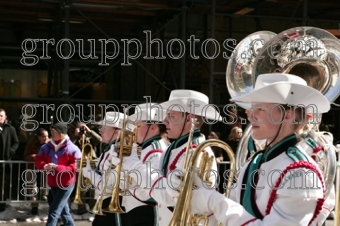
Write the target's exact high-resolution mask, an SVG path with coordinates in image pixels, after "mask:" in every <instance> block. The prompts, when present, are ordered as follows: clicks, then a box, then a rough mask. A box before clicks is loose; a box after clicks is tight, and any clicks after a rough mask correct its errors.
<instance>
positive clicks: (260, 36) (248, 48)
mask: <svg viewBox="0 0 340 226" xmlns="http://www.w3.org/2000/svg"><path fill="white" fill-rule="evenodd" d="M275 36H276V34H275V33H273V32H271V31H258V32H255V33H252V34H250V35H248V36H247V37H245V38H244V39H243V40H241V42H240V43H239V44H238V45H237V46H236V47H235V50H234V51H233V54H232V57H233V58H232V59H230V60H229V61H228V66H227V71H226V75H227V76H226V80H227V81H226V82H227V88H228V92H229V94H230V96H231V97H232V98H236V97H240V96H243V95H245V94H247V93H249V92H251V91H252V90H253V84H254V83H253V78H252V73H253V66H254V63H255V61H256V59H257V58H258V57H259V54H260V52H261V50H262V48H263V46H264V45H265V44H266V43H267V42H268V41H269V40H271V39H272V38H274V37H275ZM237 104H238V105H239V106H241V107H245V108H248V107H250V106H248V104H247V103H241V102H240V103H237ZM243 134H244V136H243V137H245V135H246V134H247V135H248V136H249V134H250V127H249V126H247V128H246V129H245V131H244V133H243ZM248 143H249V145H248ZM253 144H254V145H256V146H257V148H260V145H261V144H260V141H255V140H252V141H251V142H249V139H244V138H242V139H241V141H240V143H239V146H238V148H237V150H236V169H237V170H238V169H239V168H241V167H242V166H243V165H244V163H245V162H246V160H247V159H248V158H249V157H250V156H251V155H253V154H255V151H256V147H253V146H252V145H253ZM248 146H249V153H248V151H247V152H246V151H240V147H247V150H248Z"/></svg>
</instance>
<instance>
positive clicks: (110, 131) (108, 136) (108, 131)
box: [99, 126, 117, 144]
mask: <svg viewBox="0 0 340 226" xmlns="http://www.w3.org/2000/svg"><path fill="white" fill-rule="evenodd" d="M115 132H116V128H114V127H111V126H102V127H101V128H100V129H99V133H100V136H101V137H102V142H103V143H105V144H108V143H110V142H111V141H113V140H115V139H116V138H117V135H116V134H115Z"/></svg>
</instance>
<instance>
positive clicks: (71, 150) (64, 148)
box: [35, 123, 81, 226]
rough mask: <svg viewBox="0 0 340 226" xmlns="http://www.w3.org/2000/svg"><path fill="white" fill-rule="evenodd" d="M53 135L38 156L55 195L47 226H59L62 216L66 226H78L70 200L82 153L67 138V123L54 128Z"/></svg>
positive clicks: (38, 166)
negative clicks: (73, 217)
mask: <svg viewBox="0 0 340 226" xmlns="http://www.w3.org/2000/svg"><path fill="white" fill-rule="evenodd" d="M51 135H52V139H51V141H50V142H48V143H47V144H46V145H44V146H42V147H41V149H40V151H39V153H38V154H37V155H36V157H35V166H36V168H38V169H45V170H46V171H47V174H48V176H47V183H48V185H49V186H50V187H51V190H50V192H51V193H52V196H53V201H52V203H51V205H50V209H49V213H48V219H47V223H46V226H55V225H57V222H58V218H59V216H60V217H61V219H62V221H63V223H64V225H65V226H74V225H75V224H74V221H73V219H72V215H71V213H70V209H69V206H68V200H69V198H70V195H71V193H72V191H73V189H74V186H75V180H76V166H77V165H76V160H78V159H80V158H81V151H80V149H79V148H78V147H77V146H76V145H75V144H73V143H72V141H71V140H70V139H69V137H68V136H67V125H66V124H63V123H56V124H55V125H53V126H52V127H51Z"/></svg>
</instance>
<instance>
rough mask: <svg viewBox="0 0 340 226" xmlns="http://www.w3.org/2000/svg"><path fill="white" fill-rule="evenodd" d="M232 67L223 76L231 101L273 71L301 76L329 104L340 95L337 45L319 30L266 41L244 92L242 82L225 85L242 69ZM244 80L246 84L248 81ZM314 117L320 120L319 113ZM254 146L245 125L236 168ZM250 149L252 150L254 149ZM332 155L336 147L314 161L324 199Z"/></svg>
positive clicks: (291, 31)
mask: <svg viewBox="0 0 340 226" xmlns="http://www.w3.org/2000/svg"><path fill="white" fill-rule="evenodd" d="M245 39H248V37H246V38H245ZM239 48H244V47H241V46H237V47H236V49H237V50H238V49H239ZM236 60H237V59H236ZM235 64H236V63H230V64H229V63H228V66H227V74H226V78H227V88H228V91H229V94H230V96H231V97H232V98H235V97H238V96H241V95H243V94H245V93H249V92H250V91H252V89H253V85H254V84H255V81H256V78H257V76H258V75H260V74H265V73H275V72H279V73H289V74H295V75H298V76H300V77H302V78H303V79H305V80H306V82H307V84H308V85H309V86H311V87H313V88H315V89H317V90H319V91H320V92H322V93H323V94H324V95H325V96H326V98H327V99H328V100H329V101H330V102H333V101H334V100H335V99H336V98H337V97H338V96H339V94H340V88H339V87H340V80H339V75H340V42H339V40H338V39H337V38H336V37H335V36H333V35H332V34H331V33H329V32H327V31H325V30H323V29H320V28H315V27H295V28H291V29H288V30H285V31H282V32H280V33H279V34H277V35H276V36H274V37H272V38H271V39H270V40H267V41H266V43H265V45H264V46H263V47H262V49H261V51H259V52H258V54H257V55H256V59H255V60H254V61H252V65H247V71H248V74H247V76H248V77H247V78H249V74H251V77H250V78H251V83H247V87H246V88H247V89H246V88H244V85H243V84H242V83H240V84H238V83H235V82H234V83H230V82H229V83H228V80H232V78H233V77H238V76H239V74H238V73H237V71H238V70H243V69H242V67H245V66H243V65H241V64H238V65H239V67H241V68H238V69H237V70H236V69H235V68H234V67H233V65H235ZM249 68H250V69H251V70H249ZM305 72H307V73H305ZM247 81H248V82H250V80H247ZM250 84H251V86H250ZM241 91H243V92H241ZM237 104H239V103H237ZM240 105H241V106H242V104H240ZM317 117H318V118H319V120H320V119H321V114H319V115H317ZM317 127H318V124H317ZM257 146H260V141H256V140H253V139H252V138H251V130H250V128H249V126H248V127H247V128H246V131H245V132H244V134H243V137H242V138H241V141H240V143H239V146H238V149H237V154H236V162H237V163H236V166H237V168H240V167H242V166H243V165H244V164H245V163H246V161H247V159H248V158H249V157H250V156H251V153H252V151H256V147H257ZM250 147H255V150H254V148H250ZM335 152H336V148H335V147H331V148H329V149H328V150H327V151H325V155H324V157H323V159H319V160H318V161H317V163H318V164H319V165H322V167H320V168H321V170H322V173H323V176H324V178H325V184H326V195H327V196H328V194H329V192H330V189H331V187H332V186H333V182H334V178H335V169H336V167H335V161H336V160H335ZM337 201H339V200H337ZM337 205H339V204H337Z"/></svg>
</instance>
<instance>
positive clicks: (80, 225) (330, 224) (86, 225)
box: [0, 221, 335, 226]
mask: <svg viewBox="0 0 340 226" xmlns="http://www.w3.org/2000/svg"><path fill="white" fill-rule="evenodd" d="M75 223H76V226H91V225H92V224H91V222H90V221H76V222H75ZM45 224H46V223H26V222H19V223H3V224H1V223H0V226H14V225H18V226H19V225H20V226H45ZM326 226H335V225H334V221H327V223H326Z"/></svg>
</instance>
